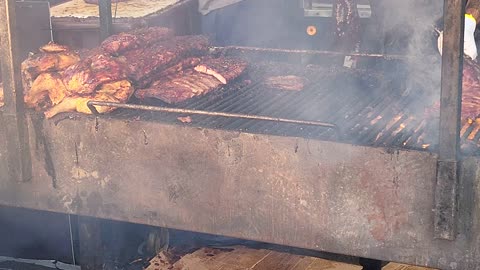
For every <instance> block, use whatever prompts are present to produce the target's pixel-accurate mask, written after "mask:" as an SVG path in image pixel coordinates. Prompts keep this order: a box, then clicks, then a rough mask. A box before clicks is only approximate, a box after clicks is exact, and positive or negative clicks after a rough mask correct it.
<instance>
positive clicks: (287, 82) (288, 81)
mask: <svg viewBox="0 0 480 270" xmlns="http://www.w3.org/2000/svg"><path fill="white" fill-rule="evenodd" d="M306 82H307V79H305V78H302V77H298V76H293V75H288V76H274V77H268V78H266V79H265V81H264V82H263V84H264V85H265V86H266V87H268V88H272V89H280V90H288V91H302V90H303V88H304V87H305V84H306Z"/></svg>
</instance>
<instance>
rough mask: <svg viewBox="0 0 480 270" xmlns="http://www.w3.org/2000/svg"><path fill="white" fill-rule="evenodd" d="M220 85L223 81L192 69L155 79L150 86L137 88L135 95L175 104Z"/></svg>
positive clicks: (140, 97)
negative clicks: (170, 76)
mask: <svg viewBox="0 0 480 270" xmlns="http://www.w3.org/2000/svg"><path fill="white" fill-rule="evenodd" d="M220 86H221V83H220V81H218V80H217V79H216V78H214V77H212V76H210V75H206V74H203V73H198V72H196V71H194V70H193V69H190V70H186V71H185V72H184V73H183V74H181V75H180V76H177V77H173V78H163V79H161V80H159V81H155V82H153V84H152V85H151V86H150V88H148V89H142V90H137V91H136V92H135V96H136V97H137V98H139V99H145V98H156V99H159V100H162V101H164V102H166V103H169V104H175V103H179V102H183V101H186V100H188V99H190V98H193V97H196V96H201V95H205V94H207V93H209V92H212V91H214V90H216V89H218V88H219V87H220Z"/></svg>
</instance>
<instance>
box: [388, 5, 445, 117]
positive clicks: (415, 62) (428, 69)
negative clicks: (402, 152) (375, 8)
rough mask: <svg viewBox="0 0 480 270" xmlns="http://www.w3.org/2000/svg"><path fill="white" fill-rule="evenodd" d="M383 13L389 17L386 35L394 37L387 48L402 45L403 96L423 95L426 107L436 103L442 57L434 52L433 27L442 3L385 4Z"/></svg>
mask: <svg viewBox="0 0 480 270" xmlns="http://www.w3.org/2000/svg"><path fill="white" fill-rule="evenodd" d="M384 10H385V18H388V19H387V20H385V33H386V36H387V37H395V38H392V39H390V40H388V41H389V43H388V44H387V45H393V47H395V45H401V47H403V48H404V51H403V52H401V53H404V54H405V55H406V56H407V61H406V65H407V66H406V70H407V83H406V91H407V93H406V94H409V95H419V94H422V95H423V97H422V98H425V97H426V98H428V100H425V101H426V102H425V105H427V106H428V105H431V104H432V103H434V102H436V101H438V100H439V96H440V88H441V57H440V54H439V53H438V52H437V49H436V48H437V47H436V39H437V34H436V32H435V28H436V27H438V24H439V22H441V19H442V16H443V2H442V1H432V0H416V1H414V0H405V1H385V6H384ZM387 53H388V52H387ZM418 109H421V108H418Z"/></svg>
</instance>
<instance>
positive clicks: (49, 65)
mask: <svg viewBox="0 0 480 270" xmlns="http://www.w3.org/2000/svg"><path fill="white" fill-rule="evenodd" d="M59 48H60V47H57V45H55V44H52V43H49V44H48V45H46V46H44V47H42V49H41V50H42V51H44V52H42V53H39V54H36V55H33V56H30V57H28V58H27V59H26V60H25V61H23V62H22V66H21V69H22V83H23V88H24V92H28V91H29V89H30V87H31V85H32V83H33V81H34V80H35V79H36V78H37V76H38V75H40V74H41V73H45V72H54V71H61V70H65V69H66V68H68V67H69V66H71V65H74V64H76V63H77V62H78V61H80V57H79V56H78V54H77V53H75V52H73V51H70V50H68V49H66V50H63V49H62V50H60V49H59Z"/></svg>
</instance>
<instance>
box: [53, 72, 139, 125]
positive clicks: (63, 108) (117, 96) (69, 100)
mask: <svg viewBox="0 0 480 270" xmlns="http://www.w3.org/2000/svg"><path fill="white" fill-rule="evenodd" d="M133 91H134V89H133V87H132V85H131V84H130V82H129V81H127V80H120V81H116V82H110V83H105V84H103V85H101V86H100V87H99V89H98V90H97V91H96V92H95V93H92V94H90V95H85V96H79V95H76V96H67V97H65V98H64V99H63V100H62V101H61V102H60V103H59V104H57V105H55V106H53V107H52V108H51V109H50V110H48V111H46V112H45V117H47V118H52V117H53V116H55V115H57V114H59V113H62V112H73V111H77V112H80V113H85V114H91V113H92V112H91V111H90V109H89V108H88V106H87V102H88V101H89V100H95V101H108V102H117V103H125V102H127V100H128V99H129V98H130V96H131V95H132V94H133ZM95 109H96V110H97V111H98V112H99V113H107V112H111V111H113V110H114V109H115V108H112V107H105V106H95Z"/></svg>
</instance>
